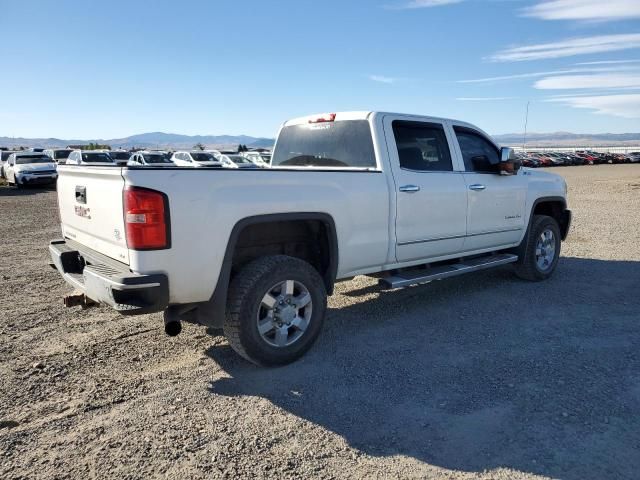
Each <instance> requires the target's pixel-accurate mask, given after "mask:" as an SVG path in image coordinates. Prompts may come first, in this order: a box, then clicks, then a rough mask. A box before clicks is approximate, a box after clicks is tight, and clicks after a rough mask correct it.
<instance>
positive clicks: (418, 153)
mask: <svg viewBox="0 0 640 480" xmlns="http://www.w3.org/2000/svg"><path fill="white" fill-rule="evenodd" d="M393 135H394V137H395V139H396V147H397V148H398V158H399V160H400V168H404V169H406V170H415V171H420V172H451V171H453V164H452V162H451V152H450V151H449V144H448V143H447V137H446V135H445V133H444V127H443V126H442V125H441V124H438V123H426V122H411V121H403V120H394V121H393Z"/></svg>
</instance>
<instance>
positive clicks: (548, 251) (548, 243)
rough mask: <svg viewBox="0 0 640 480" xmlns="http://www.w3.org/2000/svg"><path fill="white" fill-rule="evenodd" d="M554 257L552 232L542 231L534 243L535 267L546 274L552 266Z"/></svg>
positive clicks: (554, 242) (548, 230)
mask: <svg viewBox="0 0 640 480" xmlns="http://www.w3.org/2000/svg"><path fill="white" fill-rule="evenodd" d="M555 256H556V239H555V237H554V235H553V231H551V230H550V229H547V230H543V232H542V233H541V234H540V236H539V237H538V241H537V242H536V266H537V267H538V270H540V271H541V272H546V271H547V270H549V269H550V268H551V266H552V265H553V260H554V259H555Z"/></svg>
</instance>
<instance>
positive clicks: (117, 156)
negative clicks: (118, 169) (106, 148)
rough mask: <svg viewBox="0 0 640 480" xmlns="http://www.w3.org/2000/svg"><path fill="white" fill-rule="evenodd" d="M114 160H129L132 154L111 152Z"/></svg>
mask: <svg viewBox="0 0 640 480" xmlns="http://www.w3.org/2000/svg"><path fill="white" fill-rule="evenodd" d="M109 155H111V158H113V159H114V160H129V157H130V156H131V154H130V153H129V152H109Z"/></svg>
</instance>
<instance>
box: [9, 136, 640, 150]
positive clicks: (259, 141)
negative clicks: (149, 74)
mask: <svg viewBox="0 0 640 480" xmlns="http://www.w3.org/2000/svg"><path fill="white" fill-rule="evenodd" d="M493 138H495V139H496V141H497V142H499V143H501V144H503V145H517V146H520V145H522V141H523V134H522V133H507V134H503V135H494V136H493ZM90 142H93V143H100V144H107V145H110V146H111V147H113V148H166V149H169V148H171V149H190V148H192V147H193V146H194V145H196V144H197V143H202V144H203V145H205V146H207V147H209V148H218V149H223V148H235V147H237V146H238V145H239V144H242V145H246V146H248V147H253V148H260V147H272V146H273V144H274V142H275V140H274V139H273V138H260V137H251V136H249V135H180V134H177V133H163V132H150V133H141V134H139V135H132V136H130V137H125V138H113V139H108V140H107V139H92V140H63V139H59V138H21V137H15V138H13V137H0V147H19V146H23V147H27V148H28V147H66V146H67V145H82V144H87V143H90ZM527 145H528V146H531V147H533V146H541V147H543V146H558V147H559V146H578V147H587V146H596V145H602V146H624V145H634V146H635V145H640V133H597V134H586V133H585V134H581V133H569V132H554V133H528V134H527Z"/></svg>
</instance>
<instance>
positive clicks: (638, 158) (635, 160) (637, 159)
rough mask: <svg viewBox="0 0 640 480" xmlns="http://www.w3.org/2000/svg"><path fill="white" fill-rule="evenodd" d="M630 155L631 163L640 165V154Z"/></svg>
mask: <svg viewBox="0 0 640 480" xmlns="http://www.w3.org/2000/svg"><path fill="white" fill-rule="evenodd" d="M628 155H629V161H630V162H631V163H639V162H640V152H631V153H629V154H628Z"/></svg>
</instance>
